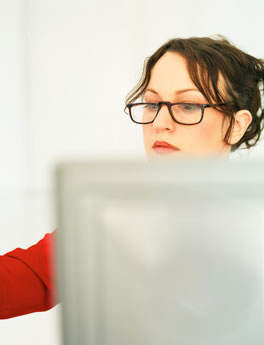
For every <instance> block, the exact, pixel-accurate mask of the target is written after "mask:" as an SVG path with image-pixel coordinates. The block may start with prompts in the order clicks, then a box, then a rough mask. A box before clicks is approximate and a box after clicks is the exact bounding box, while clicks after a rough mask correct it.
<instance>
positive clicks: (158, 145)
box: [152, 141, 180, 153]
mask: <svg viewBox="0 0 264 345" xmlns="http://www.w3.org/2000/svg"><path fill="white" fill-rule="evenodd" d="M152 147H153V149H154V150H155V151H156V152H157V153H171V152H175V151H180V149H179V148H178V147H176V146H173V145H171V144H169V143H167V142H166V141H155V143H154V144H153V146H152Z"/></svg>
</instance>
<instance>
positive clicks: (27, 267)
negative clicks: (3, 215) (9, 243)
mask: <svg viewBox="0 0 264 345" xmlns="http://www.w3.org/2000/svg"><path fill="white" fill-rule="evenodd" d="M54 237H55V233H54V232H53V233H51V234H46V235H45V236H44V238H43V239H42V240H40V241H39V242H38V243H37V244H35V245H33V246H31V247H29V248H28V249H21V248H17V249H15V250H13V251H11V252H9V253H7V254H5V255H2V256H0V319H8V318H11V317H14V316H19V315H24V314H29V313H33V312H37V311H45V310H48V309H50V308H52V307H53V306H54V305H55V286H54V275H55V274H54V273H55V272H54V265H53V263H52V260H53V257H54V250H53V246H54V243H55V238H54Z"/></svg>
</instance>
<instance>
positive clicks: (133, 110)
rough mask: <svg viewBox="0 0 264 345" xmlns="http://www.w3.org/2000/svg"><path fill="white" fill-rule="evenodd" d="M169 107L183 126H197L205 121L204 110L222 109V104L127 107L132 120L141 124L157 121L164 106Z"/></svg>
mask: <svg viewBox="0 0 264 345" xmlns="http://www.w3.org/2000/svg"><path fill="white" fill-rule="evenodd" d="M163 104H164V105H166V106H167V107H168V110H169V113H170V116H171V117H172V119H173V120H174V121H175V122H177V123H179V124H181V125H197V124H198V123H200V122H201V121H202V120H203V115H204V109H205V108H214V109H216V108H217V107H221V106H223V105H226V103H220V104H198V103H170V102H158V103H129V104H127V105H126V108H125V111H126V109H128V114H129V116H130V118H131V120H132V121H133V122H135V123H139V124H142V125H144V124H148V123H152V122H154V121H155V119H156V117H157V116H158V113H159V111H160V109H161V107H162V105H163Z"/></svg>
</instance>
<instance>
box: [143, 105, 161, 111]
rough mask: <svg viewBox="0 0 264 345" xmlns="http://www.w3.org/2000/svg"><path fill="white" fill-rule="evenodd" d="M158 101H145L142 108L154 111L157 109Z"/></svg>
mask: <svg viewBox="0 0 264 345" xmlns="http://www.w3.org/2000/svg"><path fill="white" fill-rule="evenodd" d="M158 107H159V105H158V103H146V104H144V108H145V109H147V110H150V111H156V110H157V109H158Z"/></svg>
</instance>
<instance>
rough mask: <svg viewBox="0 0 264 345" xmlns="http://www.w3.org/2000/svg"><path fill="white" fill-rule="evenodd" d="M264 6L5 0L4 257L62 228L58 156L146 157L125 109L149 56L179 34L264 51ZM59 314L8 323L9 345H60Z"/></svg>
mask: <svg viewBox="0 0 264 345" xmlns="http://www.w3.org/2000/svg"><path fill="white" fill-rule="evenodd" d="M263 11H264V3H263V1H261V0H252V1H248V0H247V1H245V0H236V1H235V0H222V1H221V2H213V1H206V0H198V1H193V2H191V1H175V0H162V1H161V0H156V1H154V0H152V1H150V0H133V1H129V2H128V1H121V0H112V1H107V0H105V1H100V0H96V1H93V0H0V44H1V48H0V49H1V50H0V51H1V54H0V109H1V125H0V155H1V161H2V164H1V169H0V204H1V213H0V226H1V248H0V254H4V253H5V252H7V251H9V250H12V249H14V248H16V247H22V248H26V247H28V246H30V245H31V244H33V243H35V242H37V241H38V240H40V239H41V238H42V237H43V236H44V234H45V233H47V232H51V231H53V230H54V229H55V228H56V217H55V215H54V211H53V205H54V185H53V179H52V173H53V170H54V164H55V162H57V161H58V160H63V159H65V158H67V159H70V158H91V157H96V158H112V157H144V151H143V140H142V133H141V131H142V129H141V127H140V126H137V125H136V124H133V123H132V122H130V120H129V118H128V117H127V116H126V115H124V112H123V108H124V101H125V97H126V95H127V93H128V92H129V91H130V89H131V88H132V87H133V86H134V85H135V83H136V82H137V81H138V79H139V77H140V74H141V71H142V67H143V62H144V59H145V58H146V57H147V56H149V55H151V54H152V53H153V52H154V51H155V50H156V49H157V48H158V47H159V46H160V45H161V44H163V43H164V42H165V41H166V40H168V39H169V38H173V37H189V36H204V35H205V36H208V35H214V34H222V35H225V36H227V38H229V39H230V40H231V41H232V42H234V43H235V44H236V45H237V46H238V47H239V48H241V49H243V50H246V51H247V52H248V53H250V54H252V55H254V56H257V57H264V45H263ZM263 152H264V143H263V142H262V143H260V144H259V145H258V147H257V148H254V149H252V150H251V151H250V153H249V154H246V155H245V154H243V155H242V156H241V154H239V153H235V154H232V158H234V159H235V158H236V159H237V158H241V157H245V156H246V157H247V158H249V159H252V158H254V157H262V156H263ZM59 312H60V306H57V307H55V308H54V309H52V310H50V311H48V312H44V313H36V314H31V315H27V316H22V317H18V318H15V319H11V320H4V321H1V322H0V334H1V339H2V340H1V343H3V344H5V345H9V344H10V345H11V344H16V343H19V344H20V345H29V344H30V345H31V344H38V345H42V344H43V345H44V344H45V345H46V344H49V345H58V344H60V323H59Z"/></svg>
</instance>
